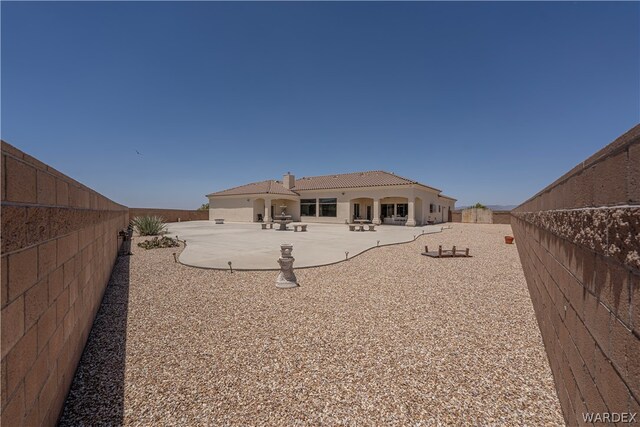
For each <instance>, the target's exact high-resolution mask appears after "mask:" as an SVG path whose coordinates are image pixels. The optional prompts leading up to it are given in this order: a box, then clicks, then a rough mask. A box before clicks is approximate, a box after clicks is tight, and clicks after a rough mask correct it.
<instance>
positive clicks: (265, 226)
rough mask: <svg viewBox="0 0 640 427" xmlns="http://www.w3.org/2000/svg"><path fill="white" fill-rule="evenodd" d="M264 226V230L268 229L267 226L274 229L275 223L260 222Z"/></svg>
mask: <svg viewBox="0 0 640 427" xmlns="http://www.w3.org/2000/svg"><path fill="white" fill-rule="evenodd" d="M260 225H261V226H262V229H263V230H266V229H267V228H269V229H272V230H273V223H272V222H263V223H262V224H260Z"/></svg>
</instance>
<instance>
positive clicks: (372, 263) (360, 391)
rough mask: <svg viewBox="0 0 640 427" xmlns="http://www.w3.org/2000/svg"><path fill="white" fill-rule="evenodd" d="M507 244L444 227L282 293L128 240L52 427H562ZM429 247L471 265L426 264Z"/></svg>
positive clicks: (321, 271) (249, 276)
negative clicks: (467, 252) (129, 248)
mask: <svg viewBox="0 0 640 427" xmlns="http://www.w3.org/2000/svg"><path fill="white" fill-rule="evenodd" d="M506 234H511V228H510V226H509V225H497V224H496V225H471V224H453V228H452V229H451V230H445V231H444V232H443V233H438V234H432V235H426V236H423V237H420V238H418V240H417V241H416V242H412V243H407V244H402V245H397V246H390V247H383V248H376V249H374V250H371V251H369V252H367V253H365V254H363V255H361V256H359V257H357V258H354V259H352V260H350V261H348V262H345V263H341V264H337V265H332V266H326V267H318V268H311V269H304V270H298V271H296V275H297V276H298V279H299V281H300V284H301V287H299V288H296V289H289V290H282V289H276V287H275V279H276V275H277V273H275V272H264V271H263V272H235V273H233V274H230V273H229V272H225V271H215V270H202V269H195V268H190V267H186V266H184V265H180V264H176V263H174V261H173V255H172V253H173V252H175V250H174V249H157V250H149V251H145V250H143V249H140V248H137V247H136V246H135V245H134V247H133V253H134V255H133V256H131V257H129V258H121V259H120V267H119V269H118V270H117V271H116V272H115V273H114V277H113V278H112V281H113V284H112V285H111V286H110V288H109V290H108V291H107V296H106V297H105V301H104V302H103V306H102V309H101V312H100V314H99V315H98V319H97V321H96V324H95V326H94V330H93V332H92V334H91V337H90V342H89V344H88V346H87V348H86V350H85V353H84V355H83V358H82V361H81V365H80V367H79V369H78V372H77V374H76V377H75V380H74V384H73V386H72V391H71V393H70V396H69V398H68V400H67V403H66V409H65V413H64V416H63V419H62V423H61V424H62V425H81V424H84V425H95V424H97V423H98V424H100V423H104V424H125V425H145V426H146V425H154V426H156V425H234V426H235V425H237V426H240V425H242V426H246V425H285V426H296V425H318V424H325V425H372V426H373V425H375V426H379V425H414V426H416V425H438V424H447V425H459V424H475V425H479V424H482V425H487V424H493V425H514V424H527V425H562V424H564V422H563V419H562V415H561V411H560V406H559V402H558V398H557V396H556V392H555V389H554V383H553V378H552V375H551V371H550V369H549V365H548V362H547V358H546V355H545V352H544V347H543V344H542V339H541V336H540V332H539V330H538V327H537V324H536V320H535V317H534V313H533V307H532V306H531V300H530V298H529V295H528V291H527V288H526V283H525V280H524V276H523V273H522V268H521V266H520V261H519V259H518V254H517V249H516V246H515V245H505V244H504V238H503V236H504V235H506ZM425 244H428V245H429V246H430V249H431V246H432V247H434V248H437V245H438V244H443V245H445V246H451V245H453V244H455V245H457V246H458V247H459V248H464V247H467V246H468V247H469V248H470V249H471V254H472V255H473V257H472V258H455V259H451V258H449V259H433V258H429V257H425V256H422V255H420V252H422V250H423V249H424V245H425ZM295 254H296V253H295V248H294V253H293V255H294V256H295ZM125 260H129V261H130V268H129V269H128V270H129V273H128V274H129V279H130V281H129V285H128V286H127V285H126V280H125V279H126V275H127V266H126V261H125ZM127 290H128V298H127Z"/></svg>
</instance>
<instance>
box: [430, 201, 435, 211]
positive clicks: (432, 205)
mask: <svg viewBox="0 0 640 427" xmlns="http://www.w3.org/2000/svg"><path fill="white" fill-rule="evenodd" d="M435 207H436V206H435V205H434V204H433V203H430V204H429V213H433V211H434V210H435Z"/></svg>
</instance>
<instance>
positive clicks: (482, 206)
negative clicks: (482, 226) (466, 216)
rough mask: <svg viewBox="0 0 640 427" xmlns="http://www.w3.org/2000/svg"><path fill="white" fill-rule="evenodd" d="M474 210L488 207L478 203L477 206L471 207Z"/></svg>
mask: <svg viewBox="0 0 640 427" xmlns="http://www.w3.org/2000/svg"><path fill="white" fill-rule="evenodd" d="M471 207H472V208H476V209H487V207H486V206H485V205H483V204H482V203H480V202H478V203H476V204H475V205H473V206H471Z"/></svg>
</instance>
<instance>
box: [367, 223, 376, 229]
mask: <svg viewBox="0 0 640 427" xmlns="http://www.w3.org/2000/svg"><path fill="white" fill-rule="evenodd" d="M368 226H369V231H376V225H375V224H368Z"/></svg>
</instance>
